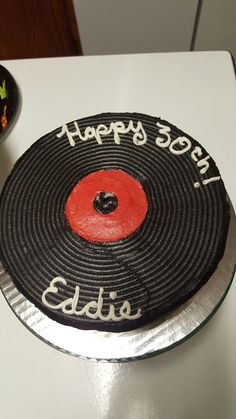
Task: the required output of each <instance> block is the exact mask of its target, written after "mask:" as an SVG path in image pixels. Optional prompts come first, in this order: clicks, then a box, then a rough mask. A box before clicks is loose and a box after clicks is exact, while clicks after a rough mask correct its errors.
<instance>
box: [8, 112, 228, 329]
mask: <svg viewBox="0 0 236 419" xmlns="http://www.w3.org/2000/svg"><path fill="white" fill-rule="evenodd" d="M228 225H229V205H228V203H227V199H226V191H225V188H224V184H223V182H222V180H221V177H220V174H219V171H218V169H217V167H216V165H215V163H214V161H213V160H212V158H211V157H210V156H209V155H208V153H207V152H206V150H205V149H204V148H203V147H202V146H200V145H199V143H198V142H197V141H195V140H194V139H193V138H191V137H190V136H189V135H187V134H185V133H184V132H182V131H181V130H180V129H178V128H176V127H175V126H173V125H172V124H170V123H169V122H166V121H164V120H161V119H160V118H156V117H150V116H147V115H143V114H138V113H106V114H100V115H96V116H93V117H88V118H83V119H80V120H77V121H74V122H71V123H68V124H66V125H63V126H62V127H60V128H58V129H56V130H55V131H53V132H51V133H49V134H47V135H45V136H44V137H42V138H40V139H39V140H38V141H36V142H35V143H34V144H33V145H32V146H31V147H30V148H29V149H28V150H27V151H26V152H25V153H24V155H23V156H22V157H21V158H20V159H19V160H18V161H17V163H16V164H15V166H14V168H13V170H12V172H11V174H10V176H9V177H8V179H7V181H6V183H5V186H4V189H3V191H2V194H1V199H0V235H1V242H0V260H1V262H2V264H3V267H4V269H5V270H6V271H7V272H8V273H9V275H10V277H11V278H12V280H13V281H14V283H15V285H16V287H17V288H18V290H19V291H20V292H21V293H22V294H23V295H24V296H25V297H26V298H27V299H28V300H29V301H30V302H32V303H34V304H35V306H36V307H37V308H39V309H40V310H41V311H42V312H43V313H45V314H46V315H47V316H49V317H50V318H52V319H54V320H56V321H57V322H59V323H62V324H66V325H70V326H73V327H76V328H80V329H95V330H103V331H110V332H119V331H127V330H131V329H135V328H138V327H140V326H142V325H144V324H147V323H149V322H151V321H152V320H154V319H157V318H159V317H160V316H161V315H163V314H164V313H168V312H170V311H171V310H173V309H174V308H176V307H178V306H180V305H181V304H182V303H183V302H185V301H187V300H188V299H189V298H190V297H191V296H193V294H194V293H196V291H197V290H198V289H199V288H200V287H201V286H203V285H204V283H205V282H206V281H207V280H208V279H209V278H210V277H211V275H212V274H213V272H214V271H215V270H216V268H217V265H218V263H219V261H220V260H221V258H222V256H223V254H224V249H225V242H226V238H227V231H228Z"/></svg>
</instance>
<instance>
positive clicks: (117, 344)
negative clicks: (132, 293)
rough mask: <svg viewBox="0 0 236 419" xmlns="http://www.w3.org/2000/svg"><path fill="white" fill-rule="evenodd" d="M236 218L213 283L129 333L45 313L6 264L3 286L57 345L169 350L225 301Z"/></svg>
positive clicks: (120, 358) (91, 352) (143, 354)
mask: <svg viewBox="0 0 236 419" xmlns="http://www.w3.org/2000/svg"><path fill="white" fill-rule="evenodd" d="M235 255H236V217H235V213H234V210H233V207H232V205H231V220H230V225H229V233H228V238H227V242H226V248H225V253H224V257H223V258H222V260H221V262H220V263H219V265H218V267H217V270H216V271H215V272H214V274H213V275H212V277H211V278H210V279H209V280H208V281H207V283H206V284H205V285H204V286H203V287H202V288H200V290H199V291H198V292H197V293H196V294H195V295H194V296H193V297H192V298H190V299H189V300H188V301H187V302H185V303H184V304H182V305H181V306H180V307H179V308H178V309H176V310H173V311H172V312H170V313H168V315H165V316H162V317H160V318H159V319H158V321H154V322H152V323H151V324H149V325H148V326H145V327H142V328H139V329H135V330H132V331H129V332H121V333H110V332H100V331H96V330H79V329H76V328H74V327H70V326H65V325H62V324H59V323H57V322H55V321H54V320H51V319H50V318H49V317H47V316H45V315H44V314H43V313H42V312H41V311H40V310H39V309H37V308H36V307H35V306H34V304H32V303H30V302H29V301H28V300H27V299H26V298H25V297H24V296H23V295H22V294H21V293H20V292H19V291H18V290H17V288H16V287H15V285H14V283H13V282H12V280H11V278H10V276H9V275H8V274H7V273H6V272H5V271H4V270H3V268H2V266H1V265H0V287H1V289H2V292H3V294H4V296H5V298H6V300H7V302H8V304H9V305H10V307H11V308H12V310H13V312H14V313H15V314H16V316H17V317H18V319H19V320H20V321H21V322H22V323H23V324H24V325H25V326H26V327H27V328H28V329H29V330H30V331H31V332H32V333H34V334H35V335H36V336H37V337H39V338H40V339H42V340H43V341H44V342H46V343H47V344H49V345H51V346H52V347H54V348H56V349H58V350H60V351H62V352H64V353H68V354H70V355H74V356H77V357H79V358H84V359H93V360H96V361H109V362H127V361H132V360H137V359H142V358H148V357H151V356H154V355H157V354H160V353H162V352H165V351H167V350H169V349H171V348H173V347H174V346H176V345H178V344H180V343H181V342H183V341H185V340H186V339H187V338H188V337H190V336H192V335H193V334H194V333H196V332H197V331H198V330H199V329H200V328H201V327H202V326H203V325H204V324H205V323H206V322H207V321H208V320H209V319H210V318H211V317H212V315H213V314H214V313H215V312H216V310H217V309H218V307H219V306H220V305H221V303H222V301H223V300H224V298H225V296H226V294H227V292H228V290H229V288H230V285H231V282H232V280H233V276H234V272H235Z"/></svg>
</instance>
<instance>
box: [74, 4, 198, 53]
mask: <svg viewBox="0 0 236 419" xmlns="http://www.w3.org/2000/svg"><path fill="white" fill-rule="evenodd" d="M73 1H74V6H75V12H76V16H77V21H78V27H79V31H80V38H81V43H82V48H83V53H84V55H94V54H120V53H139V52H158V51H188V50H189V48H190V44H191V37H192V31H193V25H194V19H195V14H196V8H197V4H198V1H197V0H73Z"/></svg>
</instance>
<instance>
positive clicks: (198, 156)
mask: <svg viewBox="0 0 236 419" xmlns="http://www.w3.org/2000/svg"><path fill="white" fill-rule="evenodd" d="M73 124H74V128H75V129H74V131H70V130H69V128H68V126H67V125H66V124H65V125H63V126H62V128H61V131H60V132H59V133H58V134H57V137H58V138H61V137H63V136H64V135H66V136H67V138H68V140H69V143H70V145H71V146H72V147H74V146H75V144H76V143H75V140H76V139H80V140H81V141H88V140H91V139H95V140H96V141H97V143H98V144H100V145H101V144H102V141H103V139H104V138H105V137H107V136H108V135H112V136H113V138H114V142H115V144H117V145H119V144H120V143H121V138H120V134H127V133H129V132H132V133H133V143H134V144H135V145H137V146H142V145H144V144H145V143H146V142H147V140H148V138H147V133H146V132H145V129H144V127H143V125H142V122H141V121H137V122H134V121H132V120H130V121H129V122H128V125H127V126H125V124H124V122H122V121H116V122H111V123H110V125H109V126H107V125H105V124H99V125H97V127H91V126H88V127H86V128H85V130H84V132H83V133H82V132H81V129H80V127H79V124H78V123H77V122H76V121H75V122H74V123H73ZM156 126H157V128H158V134H159V135H157V137H156V145H157V146H158V147H160V148H164V149H167V150H168V151H169V152H170V153H171V154H174V155H176V156H181V155H182V154H185V153H187V152H189V153H190V157H191V159H192V161H193V162H194V164H196V166H197V168H199V172H200V175H204V174H205V173H206V172H207V171H208V169H209V167H210V163H209V160H210V156H209V155H207V156H203V151H202V149H201V147H199V146H195V147H194V146H193V144H192V142H191V140H190V139H189V138H187V137H185V136H182V137H177V138H175V139H172V138H171V135H170V133H171V128H170V127H169V126H168V125H163V124H161V123H160V122H157V123H156ZM220 178H221V177H220V176H213V177H211V178H209V179H203V180H201V181H200V182H199V181H196V182H194V183H193V186H194V187H195V188H199V187H200V186H201V185H203V186H205V185H208V184H209V183H211V182H216V181H218V180H220Z"/></svg>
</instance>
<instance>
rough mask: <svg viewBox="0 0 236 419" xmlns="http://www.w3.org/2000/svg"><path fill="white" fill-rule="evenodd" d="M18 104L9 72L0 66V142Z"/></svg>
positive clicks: (16, 92)
mask: <svg viewBox="0 0 236 419" xmlns="http://www.w3.org/2000/svg"><path fill="white" fill-rule="evenodd" d="M18 104H19V93H18V89H17V85H16V82H15V80H14V79H13V77H12V75H11V74H10V73H9V71H8V70H7V69H6V68H5V67H3V66H2V65H0V141H1V140H2V139H3V137H4V138H5V135H6V133H7V132H8V130H9V128H10V127H11V126H12V124H13V122H14V120H15V117H16V114H17V110H18Z"/></svg>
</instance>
